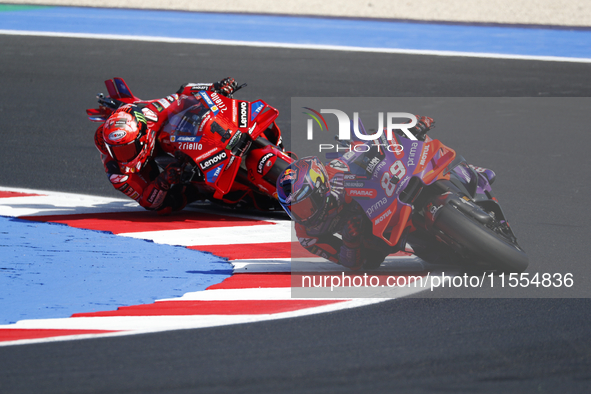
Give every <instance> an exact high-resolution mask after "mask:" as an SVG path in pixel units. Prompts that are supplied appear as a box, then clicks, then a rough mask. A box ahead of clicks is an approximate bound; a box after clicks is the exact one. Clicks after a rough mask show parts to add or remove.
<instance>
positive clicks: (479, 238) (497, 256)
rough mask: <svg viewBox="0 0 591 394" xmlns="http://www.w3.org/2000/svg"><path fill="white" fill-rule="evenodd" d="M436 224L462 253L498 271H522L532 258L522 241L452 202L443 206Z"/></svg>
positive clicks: (442, 236)
mask: <svg viewBox="0 0 591 394" xmlns="http://www.w3.org/2000/svg"><path fill="white" fill-rule="evenodd" d="M433 227H434V228H435V230H439V231H441V232H442V233H443V234H441V238H442V239H445V238H446V237H447V238H451V239H452V240H453V243H454V246H453V247H454V248H455V249H459V250H457V251H459V252H460V253H461V254H462V255H464V256H466V254H468V255H470V257H475V258H477V259H478V260H480V261H482V262H484V263H485V264H487V265H489V266H490V267H491V268H493V269H496V270H498V271H502V272H505V273H513V272H515V273H521V272H523V271H525V269H526V268H527V266H528V265H529V258H528V257H527V255H526V254H525V252H524V251H523V250H522V249H521V248H520V247H519V245H517V244H516V243H513V242H511V241H510V240H509V239H507V238H506V237H504V236H503V235H501V234H497V233H495V232H494V231H492V230H491V229H489V228H487V227H486V226H484V225H483V224H481V223H479V222H477V221H475V220H473V219H471V218H469V217H467V216H465V215H464V214H463V213H462V212H460V211H458V210H457V209H455V208H454V207H453V206H451V205H449V204H446V205H444V206H442V207H441V208H440V210H439V212H438V215H437V218H436V219H435V223H434V224H433Z"/></svg>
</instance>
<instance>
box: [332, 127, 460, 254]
mask: <svg viewBox="0 0 591 394" xmlns="http://www.w3.org/2000/svg"><path fill="white" fill-rule="evenodd" d="M359 126H360V127H359V129H360V131H361V132H362V133H364V134H367V133H366V132H365V129H364V127H363V124H362V123H361V121H360V123H359ZM359 142H361V141H353V142H352V146H353V147H354V148H353V150H352V151H350V152H347V153H345V154H343V155H342V157H340V160H341V161H344V162H345V163H346V165H347V166H349V168H350V171H349V173H345V174H346V175H345V179H346V181H345V190H346V192H347V194H348V195H350V196H351V197H352V198H353V199H355V200H356V201H357V202H358V203H359V205H360V206H361V207H362V208H363V210H364V211H365V213H366V215H367V217H368V218H369V219H370V220H371V221H372V232H373V234H374V235H375V236H377V237H379V238H381V239H383V240H384V241H386V243H387V244H388V245H390V246H396V245H398V243H399V240H400V237H401V235H402V234H403V232H404V229H405V228H407V227H408V226H409V225H411V224H410V218H411V215H412V212H413V207H412V201H403V200H401V199H400V197H401V194H402V192H403V191H404V190H405V189H406V188H407V187H408V186H409V184H411V180H412V179H413V178H418V179H419V180H420V182H421V183H422V184H423V185H424V186H427V185H430V184H432V183H433V182H435V181H436V180H438V179H448V178H449V174H444V170H445V169H446V168H447V166H448V165H449V163H451V162H452V161H453V159H454V157H455V151H454V150H453V149H450V148H448V147H446V146H445V145H443V144H442V143H441V142H440V141H438V140H432V139H430V138H428V137H427V138H426V140H425V141H424V142H423V141H418V140H411V139H408V138H406V137H402V136H399V135H395V136H394V141H387V140H385V136H384V135H383V134H382V136H381V138H380V139H379V140H377V141H376V142H379V143H381V145H380V149H383V150H384V151H386V150H388V151H389V152H392V153H393V154H390V153H385V152H384V154H381V153H377V154H374V153H371V154H369V155H368V154H367V153H366V152H358V151H355V146H356V144H358V143H359ZM361 143H363V142H361ZM386 144H387V145H386ZM357 146H358V145H357ZM396 146H402V150H401V151H400V150H399V149H394V147H396ZM372 147H373V148H374V149H376V148H377V146H376V145H372ZM368 156H369V157H378V158H380V161H379V162H377V163H376V162H375V161H372V160H373V159H369V160H368ZM364 166H365V167H364ZM347 174H349V175H348V176H347ZM353 175H354V178H352V179H351V176H353ZM347 177H349V179H347ZM413 186H414V183H413ZM354 189H372V190H375V191H376V193H375V197H374V198H369V199H368V198H363V197H364V196H361V195H359V194H360V193H357V195H354V194H355V192H354V191H353V190H354Z"/></svg>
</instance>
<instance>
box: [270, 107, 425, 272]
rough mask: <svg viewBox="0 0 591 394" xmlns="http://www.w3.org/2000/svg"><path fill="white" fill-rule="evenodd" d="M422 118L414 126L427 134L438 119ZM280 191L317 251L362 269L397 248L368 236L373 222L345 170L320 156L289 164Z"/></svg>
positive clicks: (307, 244)
mask: <svg viewBox="0 0 591 394" xmlns="http://www.w3.org/2000/svg"><path fill="white" fill-rule="evenodd" d="M417 118H418V122H417V125H416V126H415V127H414V128H413V129H410V130H411V131H412V132H413V133H414V134H415V135H416V136H417V138H419V139H421V137H422V139H424V137H425V134H426V133H427V131H428V130H429V129H430V128H431V127H432V126H433V123H434V121H433V119H431V118H428V117H417ZM277 194H278V198H279V202H280V203H281V205H282V206H283V208H284V209H285V211H286V212H287V213H288V214H289V215H290V217H291V218H292V219H293V220H294V221H295V222H296V226H295V229H296V235H297V237H298V240H299V242H300V244H301V245H302V246H303V247H304V248H306V249H307V250H308V251H310V252H311V253H313V254H316V255H318V256H321V257H323V258H325V259H327V260H330V261H332V262H334V263H337V264H340V265H343V266H345V267H348V268H350V269H352V270H359V269H361V268H363V267H366V268H367V267H372V266H373V267H375V266H376V263H378V265H379V263H381V262H382V261H383V260H384V258H385V257H386V256H387V255H388V254H390V253H392V252H395V250H393V249H392V248H389V249H387V250H385V249H384V248H383V246H382V245H378V244H376V243H375V242H376V241H375V240H374V239H373V237H365V236H364V234H371V222H370V221H369V220H368V219H367V216H366V215H365V212H364V211H363V209H362V208H361V207H360V206H359V204H358V203H357V202H356V201H355V200H354V199H353V198H352V197H351V196H348V195H347V194H346V193H345V189H344V173H343V172H342V171H339V170H337V169H335V168H332V167H331V166H328V167H325V166H324V165H323V164H322V163H321V162H320V160H319V159H318V158H317V157H304V158H302V159H300V160H297V161H295V162H293V163H292V164H291V165H290V166H289V167H288V168H286V169H285V171H284V172H283V173H282V174H281V176H280V177H279V178H278V180H277ZM336 234H339V235H340V237H338V236H337V235H336ZM378 260H379V261H378Z"/></svg>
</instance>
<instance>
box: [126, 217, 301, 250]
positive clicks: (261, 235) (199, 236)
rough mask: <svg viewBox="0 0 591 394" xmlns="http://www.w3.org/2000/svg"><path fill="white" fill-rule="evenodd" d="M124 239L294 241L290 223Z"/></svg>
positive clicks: (203, 242)
mask: <svg viewBox="0 0 591 394" xmlns="http://www.w3.org/2000/svg"><path fill="white" fill-rule="evenodd" d="M118 235H120V236H123V237H131V238H139V239H147V240H151V241H154V242H155V243H158V244H168V245H180V246H206V245H235V244H261V243H264V241H265V240H268V241H269V242H272V243H275V242H290V240H291V223H290V222H287V221H280V222H276V223H275V224H269V225H267V224H263V225H255V226H249V225H248V223H245V226H236V227H213V228H197V229H188V230H165V231H145V232H137V233H120V234H118Z"/></svg>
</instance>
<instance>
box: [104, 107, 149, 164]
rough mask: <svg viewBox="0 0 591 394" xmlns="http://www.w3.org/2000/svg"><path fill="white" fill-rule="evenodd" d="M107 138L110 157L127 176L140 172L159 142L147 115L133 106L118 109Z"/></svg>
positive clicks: (106, 126) (107, 128)
mask: <svg viewBox="0 0 591 394" xmlns="http://www.w3.org/2000/svg"><path fill="white" fill-rule="evenodd" d="M103 139H104V141H105V147H106V148H107V151H108V152H109V155H110V156H111V157H112V158H113V159H115V160H116V161H117V162H118V163H119V166H120V167H121V170H122V171H123V172H126V173H127V172H136V171H139V170H140V169H141V168H142V167H143V166H144V164H145V163H146V161H147V160H148V158H149V157H150V155H151V154H152V151H153V149H154V144H155V140H156V139H155V132H154V131H153V130H149V129H148V125H147V122H146V118H145V117H144V114H143V113H142V112H141V111H140V110H139V108H138V107H137V106H135V105H131V104H128V105H124V106H123V107H121V108H119V109H117V110H116V111H115V112H113V113H112V114H111V116H110V117H109V119H107V120H106V122H105V124H104V126H103Z"/></svg>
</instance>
